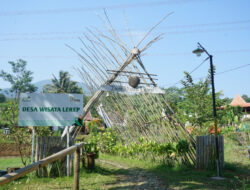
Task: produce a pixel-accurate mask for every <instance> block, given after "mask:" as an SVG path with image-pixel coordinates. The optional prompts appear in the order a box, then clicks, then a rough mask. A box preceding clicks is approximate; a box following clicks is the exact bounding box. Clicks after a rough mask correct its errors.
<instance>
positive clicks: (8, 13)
mask: <svg viewBox="0 0 250 190" xmlns="http://www.w3.org/2000/svg"><path fill="white" fill-rule="evenodd" d="M206 1H212V0H166V1H157V2H144V3H133V4H117V5H109V6H106V5H103V6H95V7H80V8H64V9H47V10H15V11H5V12H4V11H2V12H0V16H13V15H43V14H62V13H76V12H89V11H96V10H101V9H108V10H112V9H122V8H133V7H152V6H162V5H171V4H187V3H196V2H206Z"/></svg>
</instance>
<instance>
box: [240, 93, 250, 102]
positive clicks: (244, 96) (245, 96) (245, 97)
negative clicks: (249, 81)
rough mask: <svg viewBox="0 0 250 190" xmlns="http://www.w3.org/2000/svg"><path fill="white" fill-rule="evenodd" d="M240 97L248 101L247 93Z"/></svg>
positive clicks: (249, 99)
mask: <svg viewBox="0 0 250 190" xmlns="http://www.w3.org/2000/svg"><path fill="white" fill-rule="evenodd" d="M241 97H242V98H243V99H244V100H245V101H246V102H250V97H249V96H248V95H246V94H243V95H242V96H241Z"/></svg>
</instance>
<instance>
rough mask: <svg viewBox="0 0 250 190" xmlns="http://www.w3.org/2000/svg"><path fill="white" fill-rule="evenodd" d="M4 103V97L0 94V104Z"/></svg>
mask: <svg viewBox="0 0 250 190" xmlns="http://www.w3.org/2000/svg"><path fill="white" fill-rule="evenodd" d="M5 101H6V97H5V95H4V94H0V103H3V102H5Z"/></svg>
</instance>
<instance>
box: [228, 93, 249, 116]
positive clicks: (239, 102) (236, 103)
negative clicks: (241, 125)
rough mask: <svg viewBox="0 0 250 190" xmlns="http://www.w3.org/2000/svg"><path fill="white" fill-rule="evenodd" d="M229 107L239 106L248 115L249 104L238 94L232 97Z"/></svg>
mask: <svg viewBox="0 0 250 190" xmlns="http://www.w3.org/2000/svg"><path fill="white" fill-rule="evenodd" d="M230 106H233V107H237V106H239V107H241V108H242V109H243V111H244V112H245V113H250V103H248V102H246V101H245V100H244V99H243V98H242V97H241V96H240V95H239V94H237V95H236V96H235V97H234V99H233V101H232V102H231V103H230Z"/></svg>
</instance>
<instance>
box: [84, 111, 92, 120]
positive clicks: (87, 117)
mask: <svg viewBox="0 0 250 190" xmlns="http://www.w3.org/2000/svg"><path fill="white" fill-rule="evenodd" d="M91 120H93V117H92V115H91V113H90V111H89V112H88V113H87V115H86V116H85V118H84V121H91Z"/></svg>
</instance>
